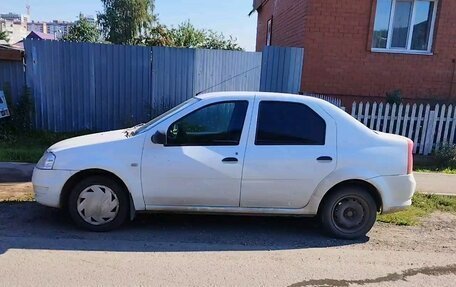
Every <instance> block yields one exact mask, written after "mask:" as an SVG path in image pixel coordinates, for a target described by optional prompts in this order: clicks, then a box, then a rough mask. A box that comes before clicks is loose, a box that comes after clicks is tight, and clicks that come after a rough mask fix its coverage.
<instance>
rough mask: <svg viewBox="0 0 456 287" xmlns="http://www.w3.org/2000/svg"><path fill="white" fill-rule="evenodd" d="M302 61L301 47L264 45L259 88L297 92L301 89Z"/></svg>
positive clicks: (263, 90) (267, 90)
mask: <svg viewBox="0 0 456 287" xmlns="http://www.w3.org/2000/svg"><path fill="white" fill-rule="evenodd" d="M303 63H304V49H303V48H283V47H273V46H268V47H265V48H264V50H263V59H262V67H261V83H260V90H261V91H262V92H281V93H292V94H297V93H298V92H299V91H300V90H301V77H302V67H303Z"/></svg>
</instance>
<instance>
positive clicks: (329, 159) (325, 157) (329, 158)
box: [317, 156, 333, 161]
mask: <svg viewBox="0 0 456 287" xmlns="http://www.w3.org/2000/svg"><path fill="white" fill-rule="evenodd" d="M317 160H318V161H332V160H333V159H332V157H330V156H320V157H319V158H317Z"/></svg>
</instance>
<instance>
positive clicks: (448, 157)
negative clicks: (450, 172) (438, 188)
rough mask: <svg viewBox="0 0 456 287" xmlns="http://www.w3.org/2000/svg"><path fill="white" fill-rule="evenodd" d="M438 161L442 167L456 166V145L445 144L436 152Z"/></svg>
mask: <svg viewBox="0 0 456 287" xmlns="http://www.w3.org/2000/svg"><path fill="white" fill-rule="evenodd" d="M434 156H435V160H436V163H437V165H438V167H440V168H456V145H449V144H445V145H443V146H442V147H441V148H440V149H439V150H438V151H436V152H435V153H434Z"/></svg>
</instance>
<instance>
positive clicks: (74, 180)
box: [33, 92, 416, 239]
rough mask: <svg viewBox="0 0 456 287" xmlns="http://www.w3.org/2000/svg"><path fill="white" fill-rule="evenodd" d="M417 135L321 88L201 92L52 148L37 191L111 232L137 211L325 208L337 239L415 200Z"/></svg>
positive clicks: (41, 198) (310, 211) (306, 212)
mask: <svg viewBox="0 0 456 287" xmlns="http://www.w3.org/2000/svg"><path fill="white" fill-rule="evenodd" d="M412 148H413V142H412V141H411V140H409V139H407V138H404V137H401V136H396V135H390V134H384V133H379V132H375V131H372V130H370V129H368V128H367V127H365V126H364V125H362V124H361V123H359V122H358V121H357V120H355V119H354V118H352V117H351V116H350V115H348V114H347V113H345V112H344V111H342V110H340V109H339V108H337V107H335V106H333V105H331V104H330V103H327V102H325V101H323V100H319V99H315V98H312V97H306V96H299V95H289V94H274V93H260V92H257V93H255V92H253V93H252V92H224V93H213V94H206V95H199V96H197V97H194V98H192V99H190V100H188V101H186V102H184V103H182V104H181V105H179V106H177V107H175V108H173V109H172V110H170V111H168V112H166V113H165V114H162V115H161V116H159V117H157V118H155V119H153V120H152V121H150V122H148V123H146V124H143V125H139V126H136V127H133V128H130V129H126V130H117V131H110V132H103V133H98V134H93V135H87V136H82V137H76V138H72V139H68V140H64V141H62V142H59V143H57V144H55V145H53V146H51V147H50V148H49V149H48V150H47V151H46V153H45V154H44V155H43V157H42V158H41V160H40V161H39V163H38V164H37V166H36V168H35V170H34V173H33V187H34V191H35V195H36V200H37V201H38V202H39V203H41V204H44V205H47V206H51V207H59V208H64V209H67V210H68V211H69V214H70V215H71V217H72V219H73V220H74V221H75V222H76V224H77V225H79V226H81V227H83V228H86V229H89V230H93V231H107V230H111V229H113V228H116V227H119V226H120V225H121V224H122V223H124V222H125V221H126V220H127V219H132V218H133V217H134V215H135V213H136V212H143V211H148V212H188V213H195V212H197V213H225V214H252V215H289V216H316V215H319V216H320V218H321V221H322V225H323V227H324V228H325V230H326V231H327V232H328V233H329V234H331V235H333V236H336V237H339V238H350V239H351V238H356V237H359V236H363V235H365V234H366V233H367V232H368V231H369V230H370V229H371V228H372V226H373V224H374V223H375V220H376V216H377V212H393V211H397V210H401V209H404V208H406V207H408V206H409V205H410V204H411V198H412V196H413V193H414V192H415V185H416V184H415V180H414V177H413V174H412V163H413V158H412Z"/></svg>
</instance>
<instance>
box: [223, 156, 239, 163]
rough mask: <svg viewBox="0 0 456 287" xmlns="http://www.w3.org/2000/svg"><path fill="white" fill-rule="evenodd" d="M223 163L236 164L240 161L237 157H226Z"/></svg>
mask: <svg viewBox="0 0 456 287" xmlns="http://www.w3.org/2000/svg"><path fill="white" fill-rule="evenodd" d="M222 162H225V163H236V162H238V159H237V158H235V157H226V158H224V159H222Z"/></svg>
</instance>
